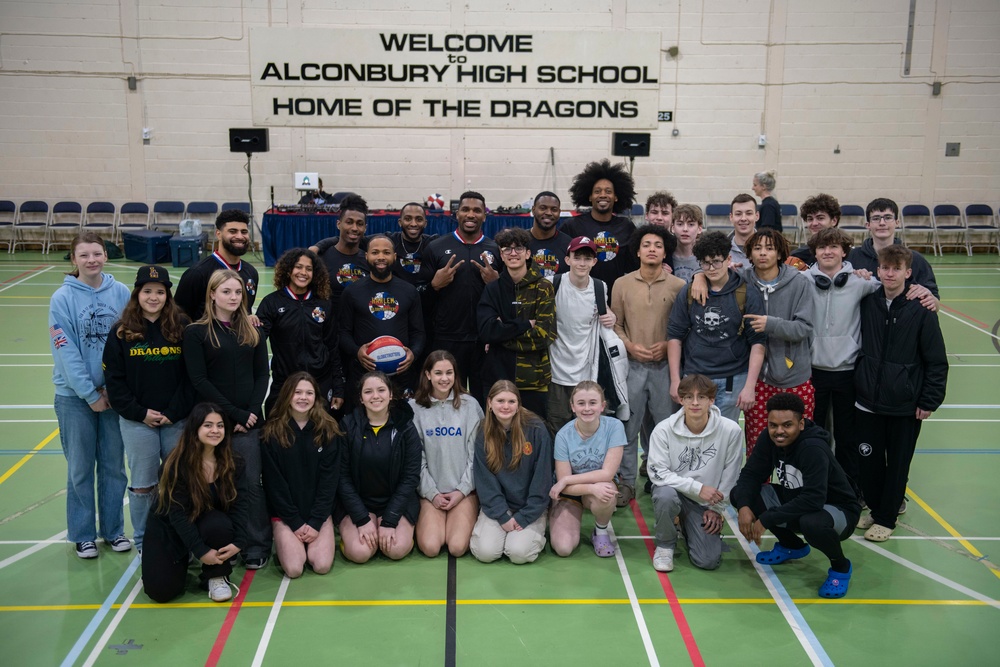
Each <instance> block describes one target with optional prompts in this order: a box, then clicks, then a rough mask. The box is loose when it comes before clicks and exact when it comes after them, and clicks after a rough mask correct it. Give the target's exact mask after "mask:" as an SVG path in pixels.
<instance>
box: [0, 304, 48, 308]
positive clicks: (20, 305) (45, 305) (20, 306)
mask: <svg viewBox="0 0 1000 667" xmlns="http://www.w3.org/2000/svg"><path fill="white" fill-rule="evenodd" d="M48 307H49V304H47V303H0V308H48Z"/></svg>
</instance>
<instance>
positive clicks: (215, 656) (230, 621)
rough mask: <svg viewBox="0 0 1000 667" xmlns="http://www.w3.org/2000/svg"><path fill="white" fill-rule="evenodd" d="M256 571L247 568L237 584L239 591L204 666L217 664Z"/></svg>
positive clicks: (209, 666) (212, 666)
mask: <svg viewBox="0 0 1000 667" xmlns="http://www.w3.org/2000/svg"><path fill="white" fill-rule="evenodd" d="M256 573H257V570H247V571H246V573H245V574H244V575H243V579H242V580H241V581H240V584H239V586H240V592H239V594H238V595H237V596H236V599H235V600H233V603H232V605H230V607H229V611H228V612H227V613H226V620H225V621H223V622H222V627H221V628H220V629H219V634H218V636H217V637H216V638H215V643H214V644H213V645H212V650H211V652H209V654H208V660H206V661H205V667H215V665H217V664H219V658H221V657H222V651H223V649H225V648H226V641H228V640H229V633H230V632H232V631H233V625H235V624H236V617H237V616H239V615H240V608H241V607H242V606H243V601H244V600H246V597H247V592H248V591H249V590H250V584H252V583H253V577H254V574H256ZM213 604H217V603H213Z"/></svg>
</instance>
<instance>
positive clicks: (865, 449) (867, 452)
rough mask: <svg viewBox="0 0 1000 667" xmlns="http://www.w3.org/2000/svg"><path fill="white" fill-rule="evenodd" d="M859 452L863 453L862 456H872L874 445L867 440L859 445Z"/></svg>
mask: <svg viewBox="0 0 1000 667" xmlns="http://www.w3.org/2000/svg"><path fill="white" fill-rule="evenodd" d="M858 453H859V454H861V456H871V454H872V446H871V445H869V444H868V443H867V442H862V443H861V444H860V445H858Z"/></svg>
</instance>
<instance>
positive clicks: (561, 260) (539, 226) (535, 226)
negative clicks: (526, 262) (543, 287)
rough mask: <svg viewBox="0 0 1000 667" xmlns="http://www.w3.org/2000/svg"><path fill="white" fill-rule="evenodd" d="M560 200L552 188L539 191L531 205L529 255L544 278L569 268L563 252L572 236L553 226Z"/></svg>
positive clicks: (558, 211)
mask: <svg viewBox="0 0 1000 667" xmlns="http://www.w3.org/2000/svg"><path fill="white" fill-rule="evenodd" d="M561 213H562V203H561V202H560V201H559V195H557V194H556V193H554V192H548V191H545V192H539V193H538V194H537V195H535V203H534V204H533V205H532V207H531V217H532V218H533V221H532V223H531V229H530V230H528V231H530V232H531V245H530V246H529V249H530V250H531V259H532V260H533V261H534V263H535V266H537V267H538V270H539V271H541V272H542V276H543V277H545V278H551V277H552V276H554V275H556V274H557V273H566V272H567V271H569V265H568V264H566V255H568V254H569V253H568V252H567V249H568V248H569V243H570V241H572V240H573V239H572V237H570V236H566V234H564V233H563V232H560V231H559V230H558V229H556V226H557V225H558V224H559V215H560V214H561Z"/></svg>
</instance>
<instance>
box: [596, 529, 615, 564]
mask: <svg viewBox="0 0 1000 667" xmlns="http://www.w3.org/2000/svg"><path fill="white" fill-rule="evenodd" d="M590 543H591V544H593V545H594V553H595V554H597V555H598V556H600V557H601V558H609V557H611V556H614V555H615V546H614V545H613V544H611V536H610V535H598V534H597V529H596V528H595V529H594V532H593V533H592V534H591V535H590Z"/></svg>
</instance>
